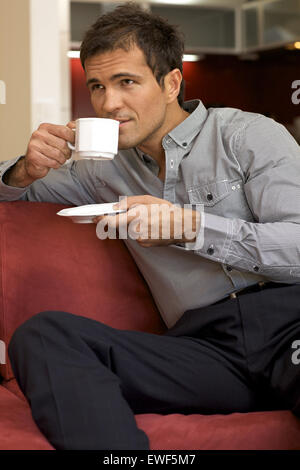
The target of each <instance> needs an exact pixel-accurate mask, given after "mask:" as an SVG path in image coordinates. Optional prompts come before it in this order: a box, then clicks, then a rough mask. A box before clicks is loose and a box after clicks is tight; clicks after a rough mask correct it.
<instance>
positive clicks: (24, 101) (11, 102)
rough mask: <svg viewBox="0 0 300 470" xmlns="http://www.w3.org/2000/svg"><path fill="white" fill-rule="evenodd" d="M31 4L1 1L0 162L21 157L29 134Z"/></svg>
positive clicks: (26, 1) (7, 0)
mask: <svg viewBox="0 0 300 470" xmlns="http://www.w3.org/2000/svg"><path fill="white" fill-rule="evenodd" d="M29 51H30V30H29V0H1V6H0V80H3V81H5V83H6V104H0V160H7V159H9V158H13V157H14V156H16V155H20V154H22V153H23V152H24V149H26V146H27V142H28V136H29V134H30V121H31V110H30V101H31V87H30V53H29Z"/></svg>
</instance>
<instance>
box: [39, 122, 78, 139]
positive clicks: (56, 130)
mask: <svg viewBox="0 0 300 470" xmlns="http://www.w3.org/2000/svg"><path fill="white" fill-rule="evenodd" d="M38 130H46V131H47V132H48V133H49V134H51V135H54V136H55V137H60V138H61V139H63V140H65V141H67V142H71V143H74V141H75V137H74V131H72V129H70V127H67V126H61V125H58V124H41V125H40V127H39V129H38Z"/></svg>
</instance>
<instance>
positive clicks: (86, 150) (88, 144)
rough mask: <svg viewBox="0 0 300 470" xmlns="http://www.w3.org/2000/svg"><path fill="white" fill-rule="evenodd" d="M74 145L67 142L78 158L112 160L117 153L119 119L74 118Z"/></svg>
mask: <svg viewBox="0 0 300 470" xmlns="http://www.w3.org/2000/svg"><path fill="white" fill-rule="evenodd" d="M74 131H75V134H76V136H75V146H74V145H72V144H70V143H68V146H69V148H70V149H71V150H73V151H74V152H75V153H76V156H77V157H78V158H79V159H82V158H84V159H86V158H92V159H97V160H112V159H113V158H114V156H115V155H116V154H117V153H118V141H119V121H115V120H114V119H104V118H80V119H77V120H76V129H74Z"/></svg>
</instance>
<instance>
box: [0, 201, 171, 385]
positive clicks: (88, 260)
mask: <svg viewBox="0 0 300 470" xmlns="http://www.w3.org/2000/svg"><path fill="white" fill-rule="evenodd" d="M63 207H66V206H63V205H60V204H51V203H41V202H25V201H16V202H2V203H0V263H1V270H0V340H1V341H3V342H4V343H5V345H6V346H7V344H8V342H9V340H10V338H11V336H12V334H13V332H14V331H15V329H16V328H17V327H18V326H19V325H20V324H21V323H23V322H24V321H25V320H26V319H28V318H29V317H31V316H32V315H34V314H36V313H38V312H41V311H44V310H64V311H67V312H70V313H74V314H77V315H83V316H87V317H89V318H93V319H95V320H99V321H102V322H104V323H106V324H108V325H110V326H113V327H116V328H120V329H131V330H141V331H148V332H152V333H161V332H163V331H164V329H165V326H164V323H163V321H162V319H161V317H160V315H159V313H158V311H157V309H156V306H155V304H154V301H153V299H152V297H151V294H150V292H149V290H148V287H147V285H146V284H145V282H144V280H143V277H142V275H141V274H140V272H139V270H138V268H137V266H136V264H135V262H134V261H133V259H132V257H131V255H130V254H129V252H128V250H127V248H126V246H125V244H124V243H123V242H122V241H121V240H109V239H107V240H99V239H98V238H97V237H96V234H95V225H94V224H74V223H73V222H71V221H70V220H69V219H66V218H63V217H59V216H57V215H56V213H57V212H58V211H59V210H61V209H62V208H63ZM2 344H3V343H2ZM2 362H4V360H2ZM1 375H3V376H4V377H5V378H6V379H9V378H11V377H12V376H13V374H12V371H11V368H10V367H9V361H8V358H7V354H6V364H3V365H2V366H1Z"/></svg>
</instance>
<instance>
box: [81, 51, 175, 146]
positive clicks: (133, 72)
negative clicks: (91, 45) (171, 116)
mask: <svg viewBox="0 0 300 470" xmlns="http://www.w3.org/2000/svg"><path fill="white" fill-rule="evenodd" d="M85 71H86V79H87V85H88V88H89V90H90V94H91V102H92V105H93V108H94V110H95V112H96V114H97V116H98V117H100V118H109V119H116V120H118V121H120V131H119V148H120V149H127V148H131V147H136V146H139V145H141V144H143V143H148V142H152V141H155V140H156V138H159V137H161V138H162V137H163V135H162V136H160V134H161V133H162V132H163V124H164V123H165V120H166V109H167V93H166V91H165V90H164V89H162V88H161V87H160V86H159V84H158V83H157V81H156V78H155V77H154V75H153V73H152V70H151V69H150V68H149V66H148V65H147V63H146V60H145V57H144V54H143V52H142V51H141V50H140V49H139V48H138V47H137V46H134V47H133V48H132V49H131V50H130V51H128V52H126V51H124V50H123V49H116V50H114V51H111V52H105V53H102V54H99V55H95V56H92V57H90V58H88V59H87V60H86V61H85Z"/></svg>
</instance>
